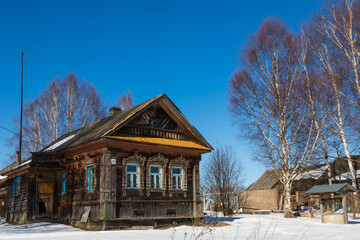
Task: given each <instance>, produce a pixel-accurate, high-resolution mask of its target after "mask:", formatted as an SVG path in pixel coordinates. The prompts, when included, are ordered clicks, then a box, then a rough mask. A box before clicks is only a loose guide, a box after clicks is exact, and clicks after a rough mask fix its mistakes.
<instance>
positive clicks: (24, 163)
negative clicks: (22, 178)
mask: <svg viewBox="0 0 360 240" xmlns="http://www.w3.org/2000/svg"><path fill="white" fill-rule="evenodd" d="M29 163H31V159H29V160H27V161H26V162H23V163H22V164H20V165H17V166H16V167H14V168H13V169H16V168H19V167H22V166H24V165H26V164H29Z"/></svg>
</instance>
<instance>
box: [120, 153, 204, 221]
mask: <svg viewBox="0 0 360 240" xmlns="http://www.w3.org/2000/svg"><path fill="white" fill-rule="evenodd" d="M113 154H114V153H113ZM199 160H200V158H199V157H198V156H186V157H181V156H177V155H169V154H167V155H163V154H149V153H144V152H142V153H130V152H116V215H115V217H116V218H117V219H139V218H140V219H141V218H174V217H175V218H177V217H194V216H200V214H201V212H202V208H201V203H198V202H200V182H199V176H198V174H199V171H198V167H199ZM127 163H137V164H139V166H140V179H139V180H140V186H139V189H128V188H127V187H126V179H125V177H126V164H127ZM151 164H156V165H161V166H162V171H163V172H162V180H163V182H162V186H163V187H162V188H161V189H150V183H149V182H150V171H149V169H150V165H151ZM173 166H179V167H183V170H184V172H183V175H184V180H185V181H184V184H183V185H184V186H183V189H181V190H173V189H172V176H171V171H172V170H171V169H172V167H173ZM194 166H195V174H196V175H197V176H196V177H195V178H194V177H193V168H194ZM194 181H195V183H194ZM194 186H195V188H196V189H195V198H194V194H193V193H194ZM194 206H195V207H194Z"/></svg>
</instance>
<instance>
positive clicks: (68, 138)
mask: <svg viewBox="0 0 360 240" xmlns="http://www.w3.org/2000/svg"><path fill="white" fill-rule="evenodd" d="M73 137H75V134H73V135H70V136H67V137H66V138H64V139H62V140H60V141H58V142H57V143H54V144H53V145H51V146H50V147H48V148H46V149H45V150H44V152H47V151H51V150H54V149H55V148H57V147H59V146H61V145H63V144H64V143H66V142H67V141H69V140H70V139H72V138H73Z"/></svg>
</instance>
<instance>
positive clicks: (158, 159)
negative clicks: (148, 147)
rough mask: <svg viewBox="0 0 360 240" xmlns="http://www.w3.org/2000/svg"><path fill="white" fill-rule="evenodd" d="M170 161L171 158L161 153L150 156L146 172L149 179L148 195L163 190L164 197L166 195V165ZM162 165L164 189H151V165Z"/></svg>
mask: <svg viewBox="0 0 360 240" xmlns="http://www.w3.org/2000/svg"><path fill="white" fill-rule="evenodd" d="M168 162H169V159H167V158H166V157H164V156H163V155H161V154H160V153H158V154H156V155H155V156H153V157H150V158H148V160H147V164H146V173H147V176H146V178H147V181H146V196H147V197H150V192H159V191H162V195H163V197H165V196H166V189H167V188H166V177H167V173H166V172H167V171H166V166H167V164H168ZM152 164H154V165H161V166H162V189H150V167H151V165H152Z"/></svg>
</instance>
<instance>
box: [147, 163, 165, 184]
mask: <svg viewBox="0 0 360 240" xmlns="http://www.w3.org/2000/svg"><path fill="white" fill-rule="evenodd" d="M152 168H158V169H159V172H158V173H153V172H152V171H151V170H152ZM162 181H163V177H162V166H161V165H155V164H152V165H150V189H162Z"/></svg>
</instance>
